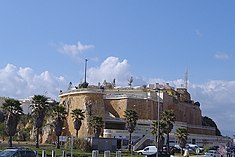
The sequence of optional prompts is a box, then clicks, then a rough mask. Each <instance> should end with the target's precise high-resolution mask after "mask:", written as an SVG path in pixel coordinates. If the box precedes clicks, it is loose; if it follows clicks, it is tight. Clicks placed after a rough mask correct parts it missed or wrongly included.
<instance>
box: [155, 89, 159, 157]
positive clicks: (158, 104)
mask: <svg viewBox="0 0 235 157" xmlns="http://www.w3.org/2000/svg"><path fill="white" fill-rule="evenodd" d="M157 96H158V97H157V154H156V157H158V152H159V129H160V116H159V115H160V113H159V112H160V107H159V105H160V89H158V91H157Z"/></svg>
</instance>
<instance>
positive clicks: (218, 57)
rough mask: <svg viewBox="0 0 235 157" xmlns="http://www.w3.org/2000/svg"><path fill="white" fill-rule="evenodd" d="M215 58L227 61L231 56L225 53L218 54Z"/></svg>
mask: <svg viewBox="0 0 235 157" xmlns="http://www.w3.org/2000/svg"><path fill="white" fill-rule="evenodd" d="M214 57H215V58H216V59H218V60H227V59H229V58H230V56H229V55H228V54H227V53H225V52H217V53H216V54H215V55H214Z"/></svg>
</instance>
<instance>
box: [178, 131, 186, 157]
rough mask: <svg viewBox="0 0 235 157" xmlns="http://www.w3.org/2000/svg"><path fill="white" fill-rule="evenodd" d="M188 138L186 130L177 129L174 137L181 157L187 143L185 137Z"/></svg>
mask: <svg viewBox="0 0 235 157" xmlns="http://www.w3.org/2000/svg"><path fill="white" fill-rule="evenodd" d="M187 136H188V131H187V129H186V128H177V129H176V137H177V141H178V144H179V146H180V147H181V154H182V155H183V148H184V147H185V145H186V143H187V138H188V137H187Z"/></svg>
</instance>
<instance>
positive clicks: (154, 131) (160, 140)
mask: <svg viewBox="0 0 235 157" xmlns="http://www.w3.org/2000/svg"><path fill="white" fill-rule="evenodd" d="M165 128H166V123H164V122H163V121H161V120H160V121H159V132H158V121H153V123H152V134H153V135H155V138H156V139H155V141H156V147H157V148H158V150H162V148H163V145H164V133H165ZM158 133H159V135H158ZM157 138H158V139H157ZM157 141H158V143H157Z"/></svg>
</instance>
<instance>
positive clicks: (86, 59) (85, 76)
mask: <svg viewBox="0 0 235 157" xmlns="http://www.w3.org/2000/svg"><path fill="white" fill-rule="evenodd" d="M87 61H88V59H85V70H84V73H85V78H84V79H85V80H84V82H85V83H86V68H87Z"/></svg>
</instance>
